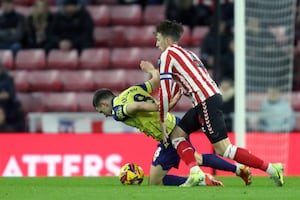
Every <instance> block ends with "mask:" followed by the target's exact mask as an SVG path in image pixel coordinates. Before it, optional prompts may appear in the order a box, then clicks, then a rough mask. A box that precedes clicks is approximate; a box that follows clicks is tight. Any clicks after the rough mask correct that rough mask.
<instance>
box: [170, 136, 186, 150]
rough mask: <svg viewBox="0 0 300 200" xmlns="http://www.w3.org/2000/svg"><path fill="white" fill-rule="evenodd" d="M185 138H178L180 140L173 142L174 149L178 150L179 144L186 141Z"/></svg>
mask: <svg viewBox="0 0 300 200" xmlns="http://www.w3.org/2000/svg"><path fill="white" fill-rule="evenodd" d="M184 140H185V138H184V137H178V138H175V139H173V140H172V145H173V147H174V149H177V146H178V144H179V143H180V142H181V141H184Z"/></svg>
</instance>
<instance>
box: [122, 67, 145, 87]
mask: <svg viewBox="0 0 300 200" xmlns="http://www.w3.org/2000/svg"><path fill="white" fill-rule="evenodd" d="M125 79H126V84H127V85H126V87H130V86H132V85H137V84H141V83H144V82H146V81H148V80H149V79H150V74H148V73H145V72H143V71H142V70H126V77H125Z"/></svg>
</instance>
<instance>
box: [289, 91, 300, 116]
mask: <svg viewBox="0 0 300 200" xmlns="http://www.w3.org/2000/svg"><path fill="white" fill-rule="evenodd" d="M291 104H292V108H293V109H294V110H295V111H300V92H293V93H292V94H291Z"/></svg>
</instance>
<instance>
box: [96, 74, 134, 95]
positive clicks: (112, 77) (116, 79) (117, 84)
mask: <svg viewBox="0 0 300 200" xmlns="http://www.w3.org/2000/svg"><path fill="white" fill-rule="evenodd" d="M127 76H128V75H127V72H126V70H123V69H118V70H99V71H94V72H93V80H94V83H95V88H96V89H100V88H109V89H111V90H116V91H120V90H124V89H125V88H126V86H127Z"/></svg>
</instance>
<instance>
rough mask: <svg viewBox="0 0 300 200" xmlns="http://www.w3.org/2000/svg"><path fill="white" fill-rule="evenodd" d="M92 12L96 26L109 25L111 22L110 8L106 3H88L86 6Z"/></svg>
mask: <svg viewBox="0 0 300 200" xmlns="http://www.w3.org/2000/svg"><path fill="white" fill-rule="evenodd" d="M86 9H87V11H88V12H89V13H90V15H91V17H92V19H93V21H94V26H107V25H109V23H110V10H109V7H108V6H106V5H88V6H87V7H86Z"/></svg>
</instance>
